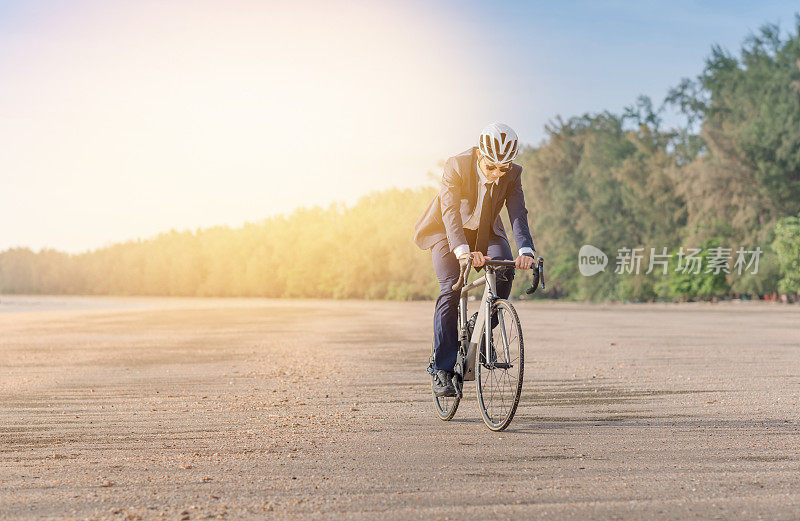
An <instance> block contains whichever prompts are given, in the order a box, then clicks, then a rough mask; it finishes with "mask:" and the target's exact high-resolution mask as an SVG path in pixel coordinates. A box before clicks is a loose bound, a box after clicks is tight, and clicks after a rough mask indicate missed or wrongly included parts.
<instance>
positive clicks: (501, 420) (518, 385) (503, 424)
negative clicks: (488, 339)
mask: <svg viewBox="0 0 800 521" xmlns="http://www.w3.org/2000/svg"><path fill="white" fill-rule="evenodd" d="M492 307H493V309H497V312H498V313H503V317H504V318H503V323H505V321H506V320H507V319H510V323H511V325H512V329H513V330H511V331H506V337H507V338H508V337H512V335H515V336H514V337H512V338H511V339H509V342H508V343H509V352H510V353H511V352H512V346H511V345H510V344H512V343H513V342H514V341H515V340H516V341H518V355H517V356H516V358H515V356H514V355H511V356H510V358H511V359H510V360H505V361H504V362H500V363H497V362H496V360H495V361H491V362H492V363H491V364H489V363H486V360H484V357H483V356H482V354H483V349H482V344H483V342H481V349H480V352H479V353H478V354H477V361H476V363H475V371H476V374H475V380H476V383H477V392H476V397H477V399H478V409H480V411H481V416H482V417H483V422H484V423H485V424H486V426H487V427H488V428H489V429H491V430H493V431H502V430H504V429H506V428H507V427H508V426H509V425H510V424H511V420H513V419H514V414H516V412H517V406H518V405H519V399H520V396H521V394H522V380H523V375H524V369H525V345H524V342H523V340H522V325H521V324H520V321H519V316H518V315H517V311H516V310H515V309H514V306H512V305H511V302H509V301H507V300H504V299H498V300H495V301H494V303H493V304H492ZM493 314H494V313H493ZM506 317H507V318H506ZM488 321H489V317H487V319H486V322H484V325H483V326H482V328H481V329H482V331H483V334H485V331H486V330H485V328H486V323H488ZM498 327H500V320H498V325H497V326H496V328H498ZM496 328H495V329H496ZM506 328H507V329H508V324H506ZM498 333H499V331H498ZM483 334H482V335H481V338H485V337H484V336H483ZM492 344H493V345H496V342H495V337H494V331H493V333H492ZM498 356H501V357H503V358H505V356H506V355H505V352H504V351H501V353H500V355H497V354H495V358H498ZM493 366H501V367H500V368H499V369H498V368H492V367H493ZM502 366H508V367H502ZM494 371H500V372H503V371H504V372H505V375H504V376H508V374H509V372H510V373H511V374H514V375H515V382H509V385H508V391H509V393H508V394H509V396H508V397H507V400H506V399H505V398H506V397H504V396H502V395H501V397H500V400H501V410H502V413H494V411H489V410H488V409H489V408H490V405H487V400H486V399H485V396H484V394H491V396H490V398H489V402H490V403H493V400H494V398H495V397H494V392H493V390H490V389H487V383H486V382H485V381H484V380H486V381H488V380H490V379H492V378H494V380H495V381H498V380H499V377H498V376H497V375H494V374H490V373H494ZM506 403H507V405H506Z"/></svg>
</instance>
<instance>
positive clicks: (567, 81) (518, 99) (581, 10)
mask: <svg viewBox="0 0 800 521" xmlns="http://www.w3.org/2000/svg"><path fill="white" fill-rule="evenodd" d="M439 10H440V12H442V13H446V15H443V16H445V17H450V23H452V24H453V25H454V26H455V27H456V28H457V30H458V32H459V33H462V34H463V41H461V42H459V44H460V46H461V48H462V49H463V51H464V52H465V53H466V54H468V55H473V56H480V58H479V61H481V62H482V63H484V64H486V66H487V67H488V70H490V71H492V74H497V75H501V76H505V77H508V78H509V80H510V82H511V83H513V85H512V86H507V85H505V84H503V85H502V86H498V87H497V88H496V90H495V92H496V93H497V94H496V101H495V103H496V106H495V107H492V109H493V110H495V111H497V112H502V113H504V114H507V116H506V119H513V120H514V123H515V124H516V126H517V127H518V128H519V133H520V134H521V135H522V136H524V137H526V138H527V140H528V141H529V142H537V141H538V140H539V139H541V138H542V137H543V135H544V132H543V124H544V122H546V121H547V120H548V119H550V118H552V117H553V116H554V115H556V114H560V115H562V116H564V117H569V116H573V115H579V114H582V113H584V112H597V111H602V110H610V111H613V112H618V111H621V110H622V109H623V108H624V107H625V106H626V105H629V104H631V103H632V102H633V101H634V100H635V99H636V97H637V96H638V95H640V94H645V95H647V96H650V97H651V98H653V100H654V102H656V103H660V101H662V100H663V98H664V96H665V95H666V93H667V90H668V89H669V88H670V87H672V86H674V85H676V84H677V83H678V82H679V81H680V79H681V78H683V77H687V76H689V77H693V76H696V75H697V74H699V73H700V72H701V71H702V69H703V65H704V60H705V58H706V57H707V56H708V55H709V53H710V49H711V46H712V45H713V44H719V45H721V46H723V47H725V48H728V49H729V50H731V51H734V52H736V51H738V49H739V48H740V45H741V43H742V41H743V40H744V38H745V37H746V36H747V35H748V34H749V33H751V32H755V31H757V30H758V29H759V28H760V27H761V26H762V25H763V24H764V23H767V22H769V23H779V24H780V26H781V28H782V29H783V30H784V31H787V30H791V31H794V28H795V24H796V22H795V13H796V12H798V11H799V10H800V4H798V3H797V2H789V1H758V2H753V1H740V0H730V1H707V2H698V1H686V0H675V1H669V2H666V1H665V2H655V1H646V0H645V1H594V2H592V1H570V2H535V1H534V2H524V1H516V2H475V1H467V2H454V1H453V2H443V3H440V4H439ZM492 62H494V66H493V64H492ZM492 109H490V110H488V111H487V112H491V110H492Z"/></svg>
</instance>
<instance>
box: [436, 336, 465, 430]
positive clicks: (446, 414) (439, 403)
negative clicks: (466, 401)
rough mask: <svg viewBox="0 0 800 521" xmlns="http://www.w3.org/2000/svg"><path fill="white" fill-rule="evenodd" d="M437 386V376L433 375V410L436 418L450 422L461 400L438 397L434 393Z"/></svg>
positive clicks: (453, 397)
mask: <svg viewBox="0 0 800 521" xmlns="http://www.w3.org/2000/svg"><path fill="white" fill-rule="evenodd" d="M431 367H433V347H431ZM435 385H436V376H435V375H431V394H432V395H433V408H434V410H435V411H436V416H438V417H439V419H440V420H442V421H445V422H446V421H450V420H452V419H453V416H455V415H456V411H457V410H458V404H459V403H461V398H460V397H458V396H444V397H439V396H436V394H434V392H433V387H434V386H435Z"/></svg>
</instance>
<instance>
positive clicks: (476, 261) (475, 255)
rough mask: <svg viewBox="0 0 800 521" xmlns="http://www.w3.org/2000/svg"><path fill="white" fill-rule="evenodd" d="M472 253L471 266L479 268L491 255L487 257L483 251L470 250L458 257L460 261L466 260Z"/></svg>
mask: <svg viewBox="0 0 800 521" xmlns="http://www.w3.org/2000/svg"><path fill="white" fill-rule="evenodd" d="M470 255H472V267H473V268H480V267H481V266H483V264H484V263H485V262H486V261H487V260H491V259H492V258H491V257H487V256H486V255H484V254H483V253H481V252H479V251H471V252H469V253H465V254H463V255H461V257H459V258H458V260H460V261H466V260H467V259H468V258H469V256H470Z"/></svg>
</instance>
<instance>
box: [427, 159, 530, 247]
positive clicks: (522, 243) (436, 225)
mask: <svg viewBox="0 0 800 521" xmlns="http://www.w3.org/2000/svg"><path fill="white" fill-rule="evenodd" d="M477 159H478V157H477V147H472V148H470V149H469V150H465V151H464V152H462V153H460V154H458V155H457V156H453V157H451V158H450V159H448V160H447V162H446V163H445V165H444V175H442V189H441V190H439V194H438V195H437V196H436V197H435V198H434V200H433V201H432V202H431V204H430V205H429V206H428V208H426V209H425V212H424V213H423V214H422V217H420V218H419V220H418V221H417V224H416V225H415V226H414V242H415V243H416V244H417V246H419V247H420V248H421V249H423V250H427V249H428V248H432V247H433V246H434V245H435V244H436V243H438V242H439V241H441V240H444V239H447V241H448V243H449V245H450V249H451V250H452V249H453V248H455V247H456V246H458V245H460V244H467V239H466V237H465V236H464V223H465V222H467V221H468V220H469V218H470V216H472V214H473V213H474V212H475V211H476V210H477V211H480V210H478V209H477V208H476V206H477V204H478V183H479V182H480V178H479V177H478V172H477V171H476V168H477V166H476V164H475V163H476V162H477ZM521 177H522V167H521V166H519V165H517V164H512V167H511V171H510V172H508V173H507V174H505V175H504V176H503V177H501V178H500V181H499V182H498V185H497V186H496V187H495V188H494V189H493V191H492V192H493V193H492V207H491V208H492V211H491V212H490V213H491V217H490V218H491V219H493V221H494V222H493V226H492V232H493V233H494V234H495V235H497V236H498V237H503V238H505V237H506V231H505V229H504V228H503V221H502V219H500V210H501V209H502V208H503V204H505V206H506V208H507V210H508V218H509V220H510V221H511V227H512V229H513V231H514V240H515V241H516V243H517V248H524V247H526V246H527V247H529V248H533V239H532V237H531V232H530V230H529V229H528V210H527V209H526V208H525V197H524V195H523V193H522V179H521ZM484 218H485V217H484V216H481V219H484Z"/></svg>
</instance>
